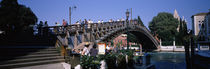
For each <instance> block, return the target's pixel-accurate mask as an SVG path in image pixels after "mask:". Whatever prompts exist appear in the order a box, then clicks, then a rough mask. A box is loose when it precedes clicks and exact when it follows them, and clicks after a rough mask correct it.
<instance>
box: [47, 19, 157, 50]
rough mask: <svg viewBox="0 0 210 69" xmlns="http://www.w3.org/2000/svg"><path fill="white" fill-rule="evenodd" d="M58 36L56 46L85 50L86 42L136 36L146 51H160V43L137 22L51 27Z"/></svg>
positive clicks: (91, 42)
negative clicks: (124, 35)
mask: <svg viewBox="0 0 210 69" xmlns="http://www.w3.org/2000/svg"><path fill="white" fill-rule="evenodd" d="M50 28H52V29H53V31H54V33H55V34H56V35H57V42H56V45H64V46H69V47H71V48H74V49H83V47H84V44H85V42H90V44H93V43H98V42H109V41H111V40H112V39H114V38H116V37H117V36H119V35H121V34H124V33H126V32H127V31H129V33H132V34H134V35H135V36H137V39H138V40H139V41H138V42H140V43H141V44H142V45H143V48H145V49H158V48H159V42H158V41H157V40H156V39H155V38H154V36H153V35H152V34H151V32H150V31H149V30H148V29H147V28H146V27H144V26H142V25H141V24H139V23H138V21H137V20H132V21H129V23H128V24H126V22H125V21H113V22H104V23H88V24H73V25H68V26H65V27H64V26H51V27H50Z"/></svg>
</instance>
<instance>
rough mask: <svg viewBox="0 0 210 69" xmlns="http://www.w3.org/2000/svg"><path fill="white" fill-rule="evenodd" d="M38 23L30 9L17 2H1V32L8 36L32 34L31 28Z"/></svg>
mask: <svg viewBox="0 0 210 69" xmlns="http://www.w3.org/2000/svg"><path fill="white" fill-rule="evenodd" d="M36 22H37V17H36V15H35V14H34V13H33V12H32V11H31V9H30V8H28V7H25V6H24V5H20V4H18V2H17V0H2V1H1V2H0V30H1V31H4V32H5V34H6V35H7V36H11V35H16V34H18V33H26V32H27V33H29V32H30V33H31V34H33V28H32V27H31V26H32V25H34V24H35V23H36Z"/></svg>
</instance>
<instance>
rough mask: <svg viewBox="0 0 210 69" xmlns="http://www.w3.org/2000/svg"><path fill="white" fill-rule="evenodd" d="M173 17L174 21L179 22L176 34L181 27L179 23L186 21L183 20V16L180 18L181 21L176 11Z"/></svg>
mask: <svg viewBox="0 0 210 69" xmlns="http://www.w3.org/2000/svg"><path fill="white" fill-rule="evenodd" d="M173 16H174V18H175V19H177V20H178V21H179V22H178V27H177V32H179V29H180V25H181V22H180V21H185V22H186V19H185V18H184V16H182V19H181V18H180V16H179V14H178V12H177V10H176V9H175V10H174V15H173Z"/></svg>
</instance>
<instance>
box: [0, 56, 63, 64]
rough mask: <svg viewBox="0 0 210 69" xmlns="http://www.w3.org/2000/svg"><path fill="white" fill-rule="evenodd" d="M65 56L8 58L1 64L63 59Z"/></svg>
mask: <svg viewBox="0 0 210 69" xmlns="http://www.w3.org/2000/svg"><path fill="white" fill-rule="evenodd" d="M63 58H64V57H63V56H53V57H38V58H21V59H20V58H19V59H14V60H8V61H3V62H0V65H4V64H16V63H25V62H37V61H43V60H56V59H63Z"/></svg>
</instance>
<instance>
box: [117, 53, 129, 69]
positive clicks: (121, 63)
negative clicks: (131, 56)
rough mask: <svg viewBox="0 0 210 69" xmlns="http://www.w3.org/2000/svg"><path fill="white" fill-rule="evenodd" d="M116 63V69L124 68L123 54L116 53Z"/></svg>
mask: <svg viewBox="0 0 210 69" xmlns="http://www.w3.org/2000/svg"><path fill="white" fill-rule="evenodd" d="M117 65H118V69H126V66H127V65H126V59H125V55H122V54H120V55H118V56H117Z"/></svg>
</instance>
